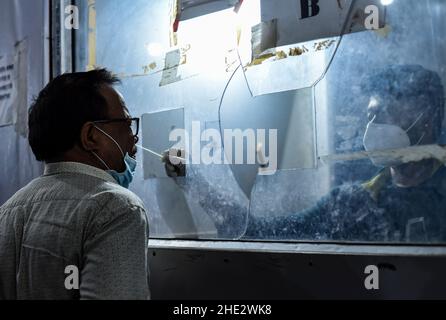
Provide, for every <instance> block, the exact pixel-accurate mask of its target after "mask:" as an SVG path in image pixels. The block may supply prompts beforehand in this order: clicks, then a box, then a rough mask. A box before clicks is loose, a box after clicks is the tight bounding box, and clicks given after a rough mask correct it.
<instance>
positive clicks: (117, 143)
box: [94, 125, 125, 158]
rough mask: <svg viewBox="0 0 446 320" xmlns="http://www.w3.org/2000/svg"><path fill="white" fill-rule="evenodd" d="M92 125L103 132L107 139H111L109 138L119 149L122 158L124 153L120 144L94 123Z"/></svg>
mask: <svg viewBox="0 0 446 320" xmlns="http://www.w3.org/2000/svg"><path fill="white" fill-rule="evenodd" d="M94 127H95V128H96V129H98V130H99V131H101V132H102V133H103V134H105V135H106V136H107V137H108V138H109V139H111V140H112V141H113V142H114V143H115V144H116V145H117V146H118V148H119V151H121V154H122V158H124V157H125V154H124V152H123V151H122V149H121V146H120V145H119V143H117V142H116V140H115V139H113V138H112V137H111V136H110V135H109V134H108V133H107V132H105V131H104V130H102V129H101V128H98V127H97V126H96V125H95V126H94Z"/></svg>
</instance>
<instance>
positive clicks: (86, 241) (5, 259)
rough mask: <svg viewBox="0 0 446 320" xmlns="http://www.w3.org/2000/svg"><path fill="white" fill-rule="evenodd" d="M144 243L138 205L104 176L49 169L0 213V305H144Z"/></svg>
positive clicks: (76, 167)
mask: <svg viewBox="0 0 446 320" xmlns="http://www.w3.org/2000/svg"><path fill="white" fill-rule="evenodd" d="M147 239H148V226H147V217H146V211H145V209H144V205H143V203H142V201H141V200H140V199H139V198H138V197H137V196H136V195H135V194H134V193H132V192H131V191H129V190H127V189H124V188H122V187H121V186H119V185H118V184H117V183H116V182H115V180H114V179H113V178H112V177H111V176H110V175H109V174H108V173H107V172H105V171H103V170H100V169H97V168H94V167H91V166H87V165H84V164H79V163H72V162H64V163H56V164H49V165H47V166H46V167H45V173H44V175H43V176H42V177H40V178H37V179H35V180H33V181H32V182H31V183H29V184H28V185H27V186H26V187H24V188H23V189H21V190H20V191H18V192H17V193H16V194H15V195H14V196H13V197H12V198H11V199H9V200H8V201H7V202H6V203H5V204H4V205H3V206H2V207H0V299H149V298H150V293H149V286H148V263H147ZM67 267H68V268H67ZM73 270H74V271H73ZM76 270H78V271H79V289H78V290H76V284H77V282H76ZM67 288H68V289H67ZM73 288H74V289H73ZM70 289H71V290H70Z"/></svg>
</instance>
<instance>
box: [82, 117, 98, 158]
mask: <svg viewBox="0 0 446 320" xmlns="http://www.w3.org/2000/svg"><path fill="white" fill-rule="evenodd" d="M80 138H81V140H80V142H81V147H82V149H84V150H86V151H96V150H97V149H98V146H99V136H98V130H96V128H95V127H94V124H93V122H87V123H86V124H84V125H83V126H82V129H81V136H80Z"/></svg>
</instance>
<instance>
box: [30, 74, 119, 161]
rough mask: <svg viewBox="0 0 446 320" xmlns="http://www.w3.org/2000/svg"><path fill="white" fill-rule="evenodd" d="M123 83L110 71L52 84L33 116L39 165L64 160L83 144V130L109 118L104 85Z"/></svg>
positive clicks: (32, 143) (33, 142) (64, 77)
mask: <svg viewBox="0 0 446 320" xmlns="http://www.w3.org/2000/svg"><path fill="white" fill-rule="evenodd" d="M119 82H120V80H119V79H118V78H117V77H115V76H114V75H112V74H111V73H110V72H109V71H107V70H106V69H97V70H93V71H89V72H79V73H70V74H64V75H61V76H58V77H57V78H55V79H54V80H52V81H51V82H50V83H49V84H48V85H47V86H46V87H45V88H44V89H43V90H42V91H41V92H40V94H39V96H38V97H37V99H36V100H35V101H34V103H33V104H32V106H31V108H30V112H29V121H28V124H29V137H28V139H29V144H30V146H31V148H32V150H33V152H34V155H35V156H36V159H37V160H38V161H46V162H48V161H51V160H52V159H55V158H57V157H60V156H62V155H63V154H64V153H65V152H66V151H68V150H70V149H71V148H73V147H74V146H75V145H76V143H78V142H79V140H80V132H81V129H82V126H83V125H84V124H85V123H87V122H89V121H98V120H105V119H107V117H108V112H107V102H106V100H105V98H104V97H103V96H102V94H101V93H100V89H101V87H102V86H103V85H113V84H116V83H119Z"/></svg>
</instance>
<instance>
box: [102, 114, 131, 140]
mask: <svg viewBox="0 0 446 320" xmlns="http://www.w3.org/2000/svg"><path fill="white" fill-rule="evenodd" d="M117 122H127V123H129V127H130V129H131V130H132V134H133V135H134V136H135V137H136V136H137V135H138V134H139V118H122V119H109V120H99V121H93V123H98V124H100V123H117Z"/></svg>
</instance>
